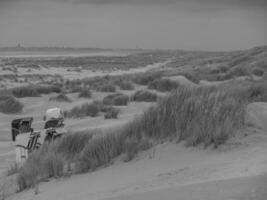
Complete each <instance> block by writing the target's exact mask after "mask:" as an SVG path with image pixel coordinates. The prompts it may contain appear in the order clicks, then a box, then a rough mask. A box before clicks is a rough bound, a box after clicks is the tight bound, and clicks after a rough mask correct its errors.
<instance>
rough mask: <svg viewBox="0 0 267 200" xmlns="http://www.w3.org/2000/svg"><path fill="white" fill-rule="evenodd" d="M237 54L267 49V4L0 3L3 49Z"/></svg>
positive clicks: (230, 0)
mask: <svg viewBox="0 0 267 200" xmlns="http://www.w3.org/2000/svg"><path fill="white" fill-rule="evenodd" d="M18 43H21V44H22V45H23V46H68V47H100V48H105V47H111V48H137V47H138V48H164V49H189V50H236V49H246V48H250V47H254V46H258V45H266V44H267V0H0V46H14V45H16V44H18Z"/></svg>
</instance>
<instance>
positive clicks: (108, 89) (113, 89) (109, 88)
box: [97, 83, 116, 92]
mask: <svg viewBox="0 0 267 200" xmlns="http://www.w3.org/2000/svg"><path fill="white" fill-rule="evenodd" d="M97 90H98V91H100V92H116V86H115V85H114V84H112V83H110V84H106V85H102V86H100V87H99V88H98V89H97Z"/></svg>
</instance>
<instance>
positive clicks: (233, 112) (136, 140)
mask: <svg viewBox="0 0 267 200" xmlns="http://www.w3.org/2000/svg"><path fill="white" fill-rule="evenodd" d="M243 97H244V96H243V94H242V93H240V91H239V90H238V91H235V90H231V91H230V92H229V91H227V90H225V89H218V88H215V87H208V88H207V87H205V88H202V87H201V88H191V89H186V88H183V87H179V88H178V89H177V90H176V91H173V92H172V93H171V94H170V95H169V96H168V97H166V98H164V99H162V100H160V101H159V102H158V104H157V106H153V107H151V108H150V109H149V110H147V111H145V112H144V113H143V115H142V116H141V117H139V118H136V119H135V120H133V121H132V122H130V123H128V124H126V125H124V126H123V127H121V128H118V129H116V130H107V131H105V132H104V133H103V134H101V133H96V132H94V133H93V131H87V132H84V133H80V134H76V135H67V136H66V137H63V138H62V139H59V140H58V141H56V142H54V143H50V144H45V145H43V146H42V148H41V149H40V150H38V151H36V152H34V153H32V154H31V155H30V156H29V159H28V160H27V162H26V163H25V164H24V165H23V167H22V168H20V169H19V170H18V174H19V175H18V184H19V185H20V189H21V190H22V189H25V188H27V187H31V186H32V185H34V184H35V183H36V182H37V181H40V180H42V179H45V178H49V177H58V176H63V175H64V173H63V168H64V165H67V164H68V163H70V162H75V163H76V166H77V170H76V172H88V171H92V170H95V169H97V168H98V167H101V166H107V165H109V164H111V163H112V161H113V160H114V159H115V158H117V157H118V156H123V160H124V161H129V160H131V159H133V158H134V157H135V155H136V154H137V153H138V152H139V151H142V150H146V149H148V148H150V147H151V146H152V145H153V144H156V143H158V142H162V141H166V140H173V141H177V142H179V141H182V140H185V141H186V143H187V145H193V146H194V145H198V144H201V143H202V144H204V145H205V146H209V145H213V146H214V147H217V146H218V145H220V144H223V143H224V142H225V141H226V140H227V139H228V138H229V137H231V136H232V135H234V133H235V130H237V129H238V128H240V127H241V126H242V125H243V122H244V114H245V105H246V103H247V101H246V99H244V98H243ZM92 135H93V136H92Z"/></svg>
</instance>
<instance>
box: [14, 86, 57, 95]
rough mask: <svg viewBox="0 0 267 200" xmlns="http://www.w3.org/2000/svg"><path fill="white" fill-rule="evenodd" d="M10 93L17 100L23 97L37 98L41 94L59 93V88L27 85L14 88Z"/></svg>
mask: <svg viewBox="0 0 267 200" xmlns="http://www.w3.org/2000/svg"><path fill="white" fill-rule="evenodd" d="M10 90H11V93H12V94H13V95H14V96H15V97H17V98H23V97H38V96H40V95H41V94H50V93H60V92H61V88H60V86H58V85H48V86H44V85H36V86H34V85H29V86H22V87H15V88H12V89H10Z"/></svg>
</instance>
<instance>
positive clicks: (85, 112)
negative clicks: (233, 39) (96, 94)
mask: <svg viewBox="0 0 267 200" xmlns="http://www.w3.org/2000/svg"><path fill="white" fill-rule="evenodd" d="M98 113H99V106H98V105H97V104H95V103H84V104H82V105H80V106H75V107H73V108H72V109H70V110H66V111H64V116H65V117H67V118H83V117H87V116H90V117H96V116H97V115H98Z"/></svg>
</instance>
